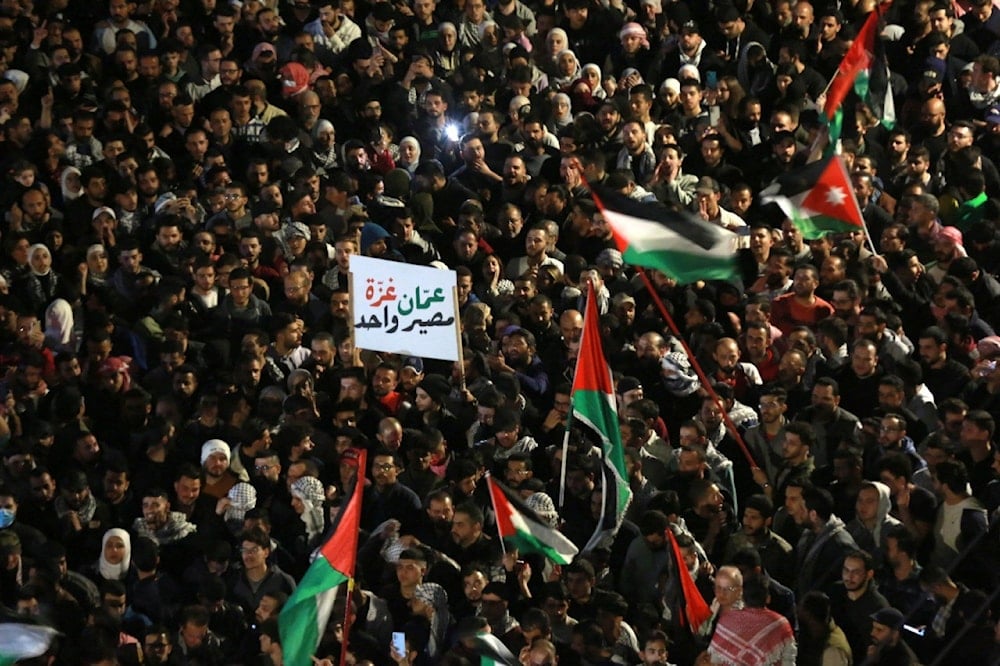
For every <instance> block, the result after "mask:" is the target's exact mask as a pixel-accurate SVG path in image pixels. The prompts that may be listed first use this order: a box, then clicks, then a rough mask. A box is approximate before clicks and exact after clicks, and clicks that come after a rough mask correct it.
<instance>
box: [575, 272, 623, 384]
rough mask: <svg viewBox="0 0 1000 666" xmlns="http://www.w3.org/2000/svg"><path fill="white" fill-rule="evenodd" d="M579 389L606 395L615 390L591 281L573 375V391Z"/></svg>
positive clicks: (595, 295)
mask: <svg viewBox="0 0 1000 666" xmlns="http://www.w3.org/2000/svg"><path fill="white" fill-rule="evenodd" d="M577 391H598V392H600V393H603V394H605V395H614V392H615V387H614V384H613V383H612V379H611V371H610V370H609V369H608V364H607V362H606V361H605V360H604V352H603V351H602V349H601V315H600V314H599V313H598V311H597V294H595V293H594V285H593V284H591V283H588V284H587V305H586V308H585V312H584V314H583V335H582V336H581V337H580V351H579V353H578V355H577V359H576V374H575V375H574V377H573V392H574V393H576V392H577Z"/></svg>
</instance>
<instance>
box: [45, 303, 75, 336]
mask: <svg viewBox="0 0 1000 666" xmlns="http://www.w3.org/2000/svg"><path fill="white" fill-rule="evenodd" d="M72 339H73V307H72V306H71V305H70V304H69V303H68V302H67V301H66V300H65V299H63V298H57V299H56V300H54V301H52V303H51V304H50V305H49V307H48V308H46V309H45V340H46V341H47V342H49V343H51V344H52V345H53V346H54V347H65V346H66V345H68V344H69V343H70V342H71V341H72Z"/></svg>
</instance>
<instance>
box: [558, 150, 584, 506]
mask: <svg viewBox="0 0 1000 666" xmlns="http://www.w3.org/2000/svg"><path fill="white" fill-rule="evenodd" d="M577 164H579V163H578V162H577ZM579 170H580V174H581V177H582V175H583V169H582V168H580V169H579ZM583 182H584V183H586V182H587V181H586V179H584V180H583ZM587 187H588V188H589V187H590V186H589V185H587ZM589 288H590V287H588V289H589ZM588 293H589V292H588ZM579 369H580V354H579V353H578V354H577V356H576V365H575V366H573V377H574V378H575V377H576V374H577V371H578V370H579ZM569 400H570V405H569V414H567V415H566V432H565V434H564V435H563V450H562V465H561V466H560V470H559V520H563V517H562V509H563V505H564V504H565V503H566V465H567V460H566V459H567V457H568V456H569V432H570V425H571V424H572V422H573V389H572V388H571V389H570V397H569Z"/></svg>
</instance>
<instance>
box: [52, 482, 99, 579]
mask: <svg viewBox="0 0 1000 666" xmlns="http://www.w3.org/2000/svg"><path fill="white" fill-rule="evenodd" d="M55 510H56V515H58V516H59V520H60V523H61V527H62V533H61V535H60V539H59V540H60V542H62V543H63V544H65V545H66V546H67V550H68V552H70V553H72V556H71V557H70V566H71V567H72V568H74V569H76V568H77V567H79V566H80V565H81V564H84V563H88V562H92V561H93V560H94V559H96V558H97V556H98V555H99V554H100V549H101V537H102V536H103V535H104V532H105V531H106V530H107V529H108V528H109V527H111V512H110V511H109V510H108V506H107V504H105V503H104V502H103V501H101V500H98V499H97V498H96V497H94V496H93V494H92V493H91V492H90V483H89V482H88V481H87V475H86V474H84V473H83V472H82V471H80V470H76V469H74V470H70V471H68V472H66V474H65V476H63V478H62V480H61V481H60V483H59V495H58V497H56V500H55Z"/></svg>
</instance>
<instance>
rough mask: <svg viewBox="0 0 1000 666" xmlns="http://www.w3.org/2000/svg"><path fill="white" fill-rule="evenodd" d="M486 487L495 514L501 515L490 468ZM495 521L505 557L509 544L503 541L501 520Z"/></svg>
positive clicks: (487, 472) (501, 549) (487, 471)
mask: <svg viewBox="0 0 1000 666" xmlns="http://www.w3.org/2000/svg"><path fill="white" fill-rule="evenodd" d="M485 476H486V489H487V490H488V491H490V504H491V505H493V515H494V516H499V515H500V512H498V511H497V499H496V497H494V496H493V475H492V474H490V471H489V470H486V475H485ZM493 522H495V523H496V525H497V538H498V539H500V552H501V553H502V554H503V556H504V557H507V544H505V543H504V542H503V533H502V532H501V531H500V521H499V520H494V521H493Z"/></svg>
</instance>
